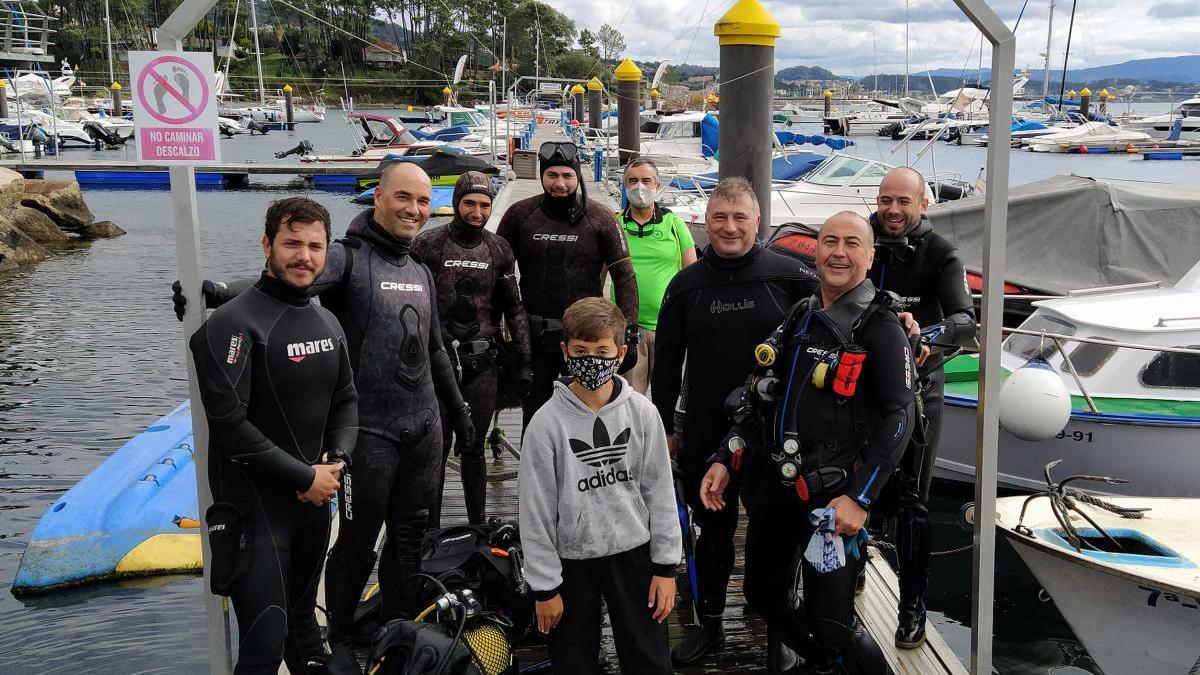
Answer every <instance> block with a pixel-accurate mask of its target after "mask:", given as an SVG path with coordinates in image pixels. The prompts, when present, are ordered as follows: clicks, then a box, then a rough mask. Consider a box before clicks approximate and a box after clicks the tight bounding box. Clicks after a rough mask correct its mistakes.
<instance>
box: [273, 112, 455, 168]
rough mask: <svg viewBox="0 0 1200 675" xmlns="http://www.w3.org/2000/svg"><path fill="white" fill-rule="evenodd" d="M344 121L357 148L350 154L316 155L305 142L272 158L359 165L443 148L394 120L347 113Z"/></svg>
mask: <svg viewBox="0 0 1200 675" xmlns="http://www.w3.org/2000/svg"><path fill="white" fill-rule="evenodd" d="M346 121H347V122H348V123H349V124H350V125H351V126H352V127H353V129H354V132H355V144H356V146H357V147H356V149H355V150H354V151H353V152H352V153H350V154H349V155H322V154H317V153H316V152H315V151H313V149H312V146H311V145H310V144H308V143H307V142H304V143H301V144H300V145H299V146H297V147H296V148H295V149H294V150H290V151H287V152H283V153H276V154H275V156H276V157H277V158H280V159H282V158H283V157H286V156H287V155H288V154H299V155H300V161H302V162H316V163H322V164H332V163H339V162H340V163H356V164H361V163H363V162H378V161H380V160H382V159H384V158H386V157H387V156H388V155H397V156H409V155H429V154H433V151H434V150H436V149H437V148H440V147H444V146H445V145H446V144H445V143H443V142H441V141H421V140H418V139H417V137H416V136H413V135H412V133H411V132H410V131H408V129H405V128H404V125H403V124H401V123H400V122H399V121H398V120H397V119H396V118H394V117H387V116H384V115H371V114H367V113H349V114H347V115H346Z"/></svg>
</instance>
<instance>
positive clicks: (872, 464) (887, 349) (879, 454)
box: [849, 316, 916, 507]
mask: <svg viewBox="0 0 1200 675" xmlns="http://www.w3.org/2000/svg"><path fill="white" fill-rule="evenodd" d="M864 342H865V344H864V345H863V346H864V348H865V349H866V350H867V364H866V365H867V367H868V368H870V377H869V380H868V382H867V384H869V385H870V386H871V388H872V390H871V392H870V394H871V396H870V399H869V400H873V401H874V402H875V404H876V405H877V406H878V410H876V411H875V412H876V414H877V416H876V417H874V418H873V419H874V422H873V423H872V426H871V428H870V429H868V431H867V433H868V438H867V445H866V447H865V448H864V449H863V456H862V458H861V459H862V465H861V467H860V468H859V469H858V470H857V471H856V472H855V474H854V480H853V481H852V482H851V485H850V492H849V495H850V497H851V498H852V499H854V500H855V501H857V502H858V503H859V504H862V505H863V506H866V507H869V506H870V505H871V504H873V503H874V502H875V500H876V499H877V498H878V497H879V493H880V491H881V490H882V489H883V486H884V485H885V484H886V483H887V481H888V479H889V478H890V477H891V475H892V473H893V472H894V471H895V469H896V464H897V463H898V462H899V461H900V457H901V456H902V455H903V454H904V448H905V447H907V445H908V439H909V436H910V435H911V434H912V427H913V420H914V419H915V412H916V410H915V408H916V397H915V394H914V393H913V383H914V382H915V381H916V375H915V374H914V373H913V364H912V350H911V348H910V347H909V342H908V337H907V336H906V335H905V334H904V330H903V329H902V328H901V327H900V323H899V322H898V321H896V320H895V319H894V318H892V317H890V316H889V317H888V318H886V319H883V320H879V321H878V322H876V323H875V324H874V325H873V326H871V329H870V330H869V331H868V333H867V336H866V339H865V340H864ZM860 395H861V394H860Z"/></svg>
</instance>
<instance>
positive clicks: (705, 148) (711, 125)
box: [700, 115, 721, 157]
mask: <svg viewBox="0 0 1200 675" xmlns="http://www.w3.org/2000/svg"><path fill="white" fill-rule="evenodd" d="M720 135H721V122H720V121H719V120H717V118H716V117H715V116H713V115H705V116H704V120H703V121H701V122H700V153H701V154H703V155H704V156H705V157H712V156H713V155H715V154H717V148H719V147H721V146H720V142H719V140H718V139H719V137H720Z"/></svg>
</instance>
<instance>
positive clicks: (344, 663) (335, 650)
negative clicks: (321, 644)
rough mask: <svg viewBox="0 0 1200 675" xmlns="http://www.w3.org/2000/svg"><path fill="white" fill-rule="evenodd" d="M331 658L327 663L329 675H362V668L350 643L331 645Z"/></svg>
mask: <svg viewBox="0 0 1200 675" xmlns="http://www.w3.org/2000/svg"><path fill="white" fill-rule="evenodd" d="M329 649H330V652H331V653H330V654H329V658H328V659H327V660H326V662H325V668H326V671H327V672H328V673H329V675H362V667H361V666H359V665H358V658H356V657H355V656H354V647H353V646H351V645H350V643H348V642H338V643H330V645H329Z"/></svg>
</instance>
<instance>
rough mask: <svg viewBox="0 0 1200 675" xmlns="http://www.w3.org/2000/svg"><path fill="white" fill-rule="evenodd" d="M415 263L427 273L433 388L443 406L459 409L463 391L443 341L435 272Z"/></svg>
mask: <svg viewBox="0 0 1200 675" xmlns="http://www.w3.org/2000/svg"><path fill="white" fill-rule="evenodd" d="M412 263H413V264H416V265H421V269H422V271H424V273H425V281H426V284H428V285H427V286H426V287H427V288H428V289H429V375H430V377H431V378H433V390H434V392H435V393H436V394H437V397H438V401H440V402H441V403H442V405H443V406H445V407H446V408H448V409H450V410H458V409H460V408H462V407H463V405H464V404H465V401H463V397H462V391H460V390H459V388H458V377H457V376H455V374H454V364H452V363H451V362H450V355H449V354H447V353H446V346H445V344H444V343H443V342H442V323H441V320H440V319H439V318H438V307H437V285H436V284H435V283H434V280H433V273H432V272H430V271H429V268H428V267H426V266H425V265H424V264H423V263H419V262H417V261H415V260H413V261H412Z"/></svg>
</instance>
